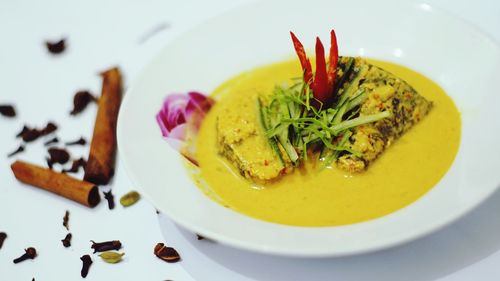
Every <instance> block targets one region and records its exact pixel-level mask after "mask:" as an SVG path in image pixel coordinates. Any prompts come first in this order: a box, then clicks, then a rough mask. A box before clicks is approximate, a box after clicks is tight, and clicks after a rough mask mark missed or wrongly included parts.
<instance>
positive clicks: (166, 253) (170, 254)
mask: <svg viewBox="0 0 500 281" xmlns="http://www.w3.org/2000/svg"><path fill="white" fill-rule="evenodd" d="M154 254H155V256H157V257H158V258H159V259H161V260H163V261H166V262H178V261H180V260H181V256H180V255H179V253H177V251H176V250H175V249H174V248H172V247H167V246H165V244H163V243H158V244H156V246H155V249H154Z"/></svg>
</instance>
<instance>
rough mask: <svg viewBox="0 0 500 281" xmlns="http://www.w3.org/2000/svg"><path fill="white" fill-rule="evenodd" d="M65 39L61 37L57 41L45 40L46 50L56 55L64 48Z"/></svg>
mask: <svg viewBox="0 0 500 281" xmlns="http://www.w3.org/2000/svg"><path fill="white" fill-rule="evenodd" d="M65 43H66V39H65V38H63V39H61V40H59V41H45V47H47V50H48V51H49V52H50V53H51V54H54V55H58V54H60V53H62V52H64V50H65V49H66V44H65Z"/></svg>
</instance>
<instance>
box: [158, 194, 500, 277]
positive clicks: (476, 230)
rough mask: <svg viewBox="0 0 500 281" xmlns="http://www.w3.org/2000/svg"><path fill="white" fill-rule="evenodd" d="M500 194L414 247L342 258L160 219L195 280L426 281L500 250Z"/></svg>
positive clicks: (163, 217) (166, 234) (165, 232)
mask: <svg viewBox="0 0 500 281" xmlns="http://www.w3.org/2000/svg"><path fill="white" fill-rule="evenodd" d="M498 214H500V191H497V192H495V193H494V194H493V195H492V196H491V197H490V198H489V199H488V200H487V201H485V202H484V203H483V204H481V205H480V206H479V207H478V208H476V209H475V210H473V211H472V212H470V213H469V214H467V215H466V216H464V217H463V218H461V219H460V220H458V221H457V222H455V223H453V224H451V225H449V226H447V227H446V228H444V229H442V230H439V231H437V232H435V233H433V234H431V235H428V236H426V237H423V238H420V239H418V240H415V241H413V242H410V243H407V244H404V245H401V246H398V247H394V248H389V249H386V250H382V251H379V252H374V253H369V254H364V255H357V256H349V257H340V258H321V259H320V258H317V259H304V258H289V257H277V256H269V255H264V254H258V253H253V252H248V251H244V250H239V249H236V248H232V247H228V246H225V245H222V244H220V243H216V242H213V241H210V240H207V239H204V240H198V239H197V238H196V235H195V234H193V233H191V232H189V231H187V230H185V229H183V228H181V227H179V226H177V225H175V224H174V223H172V222H171V221H170V219H168V218H167V217H166V216H163V215H161V216H160V218H159V222H160V228H161V230H162V233H163V235H164V237H165V239H166V241H167V243H170V244H172V245H176V246H175V247H176V248H178V249H179V250H180V252H181V255H182V257H183V263H182V265H183V267H184V269H185V270H186V271H187V272H189V273H190V274H191V276H192V277H193V278H194V279H195V280H245V281H246V280H259V281H276V280H287V281H298V280H301V281H302V280H343V281H365V280H373V278H374V276H376V279H377V280H387V281H407V280H408V281H409V280H412V281H427V280H435V279H438V278H441V277H444V276H446V275H449V274H451V273H454V272H457V271H459V270H461V269H463V268H465V267H468V266H470V265H472V264H474V263H476V262H478V261H480V260H482V259H485V258H487V257H488V256H490V255H491V254H493V253H495V252H496V251H498V250H499V249H500V235H498V233H500V220H498V219H497V216H498Z"/></svg>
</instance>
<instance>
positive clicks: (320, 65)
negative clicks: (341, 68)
mask: <svg viewBox="0 0 500 281" xmlns="http://www.w3.org/2000/svg"><path fill="white" fill-rule="evenodd" d="M290 35H291V36H292V41H293V46H294V48H295V52H296V53H297V56H298V57H299V60H300V64H301V66H302V70H303V71H304V81H306V82H307V83H310V87H311V89H312V91H313V95H314V98H315V99H316V100H318V101H320V102H321V103H323V104H324V105H328V104H329V103H330V102H331V100H332V98H333V89H334V86H335V85H334V84H335V78H336V76H337V64H338V60H339V51H338V46H337V37H336V35H335V31H334V30H332V31H331V32H330V42H331V46H330V54H329V58H328V70H327V69H326V61H325V49H324V47H323V43H321V40H320V39H319V38H318V37H316V50H315V51H316V74H315V76H314V80H313V74H312V68H311V62H310V61H309V59H308V58H307V56H306V52H305V51H304V46H303V45H302V43H300V41H299V39H297V37H296V36H295V34H293V32H291V31H290ZM314 104H315V105H316V107H319V104H317V103H314Z"/></svg>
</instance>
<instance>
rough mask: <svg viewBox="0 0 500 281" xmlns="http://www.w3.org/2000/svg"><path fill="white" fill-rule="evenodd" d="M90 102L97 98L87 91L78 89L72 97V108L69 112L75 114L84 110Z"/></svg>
mask: <svg viewBox="0 0 500 281" xmlns="http://www.w3.org/2000/svg"><path fill="white" fill-rule="evenodd" d="M90 102H97V98H96V97H95V96H94V95H92V94H91V93H90V92H89V91H78V92H77V93H76V94H75V96H74V97H73V110H71V112H70V114H71V115H77V114H78V113H80V112H82V111H83V110H85V108H87V105H88V104H89V103H90Z"/></svg>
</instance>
